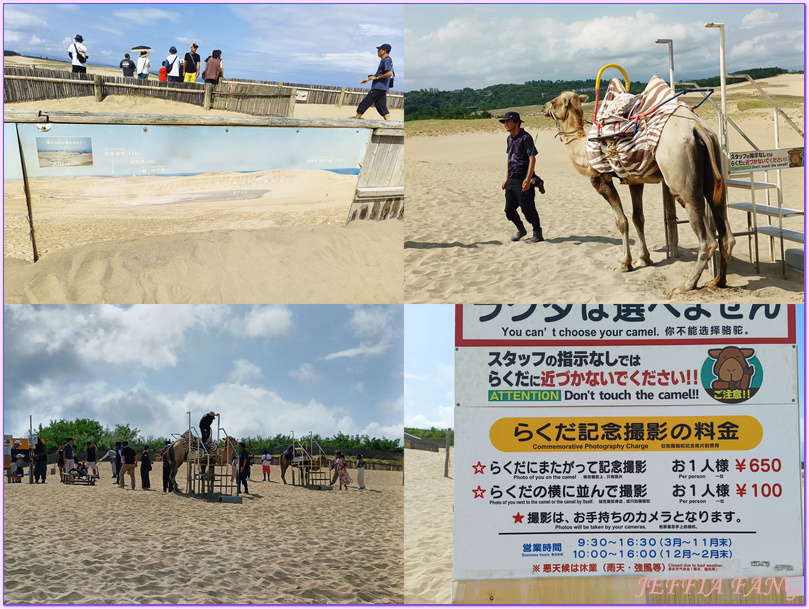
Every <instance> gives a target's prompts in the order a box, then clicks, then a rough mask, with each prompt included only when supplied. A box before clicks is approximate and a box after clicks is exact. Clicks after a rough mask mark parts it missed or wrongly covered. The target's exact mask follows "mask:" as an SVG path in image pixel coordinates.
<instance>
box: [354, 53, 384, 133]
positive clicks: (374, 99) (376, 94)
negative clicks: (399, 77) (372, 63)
mask: <svg viewBox="0 0 809 609" xmlns="http://www.w3.org/2000/svg"><path fill="white" fill-rule="evenodd" d="M376 54H377V56H378V57H379V59H380V61H379V67H378V68H377V69H376V73H375V74H372V75H369V76H368V78H366V79H365V80H363V81H362V82H361V83H360V84H361V85H364V84H365V83H366V82H368V81H373V83H374V84H372V85H371V90H370V91H369V92H368V95H366V96H365V98H364V99H363V100H362V101H361V102H360V105H359V106H357V115H356V116H355V117H354V118H362V115H363V114H365V111H366V110H367V109H368V108H370V107H371V106H374V107H375V108H376V111H377V112H379V114H380V116H381V117H382V118H384V119H385V120H386V121H389V120H390V111H389V110H388V105H387V93H388V89H390V88H391V86H392V84H393V60H392V59H391V58H390V45H389V44H383V45H382V46H378V47H376Z"/></svg>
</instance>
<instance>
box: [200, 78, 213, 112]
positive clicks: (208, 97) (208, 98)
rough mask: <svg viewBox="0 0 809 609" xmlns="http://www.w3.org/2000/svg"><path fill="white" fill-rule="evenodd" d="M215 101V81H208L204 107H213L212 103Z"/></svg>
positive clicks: (206, 108)
mask: <svg viewBox="0 0 809 609" xmlns="http://www.w3.org/2000/svg"><path fill="white" fill-rule="evenodd" d="M212 102H213V83H210V82H206V83H205V98H204V100H203V102H202V107H203V108H204V109H205V110H210V109H211V104H212Z"/></svg>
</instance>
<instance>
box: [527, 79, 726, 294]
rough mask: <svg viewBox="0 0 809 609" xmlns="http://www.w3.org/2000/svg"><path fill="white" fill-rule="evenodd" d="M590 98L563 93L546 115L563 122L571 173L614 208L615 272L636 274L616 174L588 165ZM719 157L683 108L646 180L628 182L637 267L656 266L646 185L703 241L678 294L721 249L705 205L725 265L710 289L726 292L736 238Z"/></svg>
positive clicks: (708, 135) (713, 141) (709, 136)
mask: <svg viewBox="0 0 809 609" xmlns="http://www.w3.org/2000/svg"><path fill="white" fill-rule="evenodd" d="M587 99H588V97H587V95H579V94H578V93H574V92H573V91H565V92H564V93H562V94H561V95H559V97H557V98H555V99H553V100H551V101H549V102H548V103H546V104H545V106H544V107H543V109H542V112H543V114H544V115H545V116H549V117H551V118H554V119H556V120H558V121H561V123H562V127H561V129H560V134H561V135H563V136H564V140H563V141H564V143H565V148H566V149H567V153H568V156H569V157H570V161H571V163H572V164H573V167H574V168H575V169H576V170H577V171H578V172H579V173H580V174H582V175H583V176H585V177H587V178H589V179H590V184H592V186H593V188H595V190H596V191H597V192H598V194H600V195H601V196H602V197H604V199H606V200H607V202H608V203H609V204H610V206H611V207H612V211H613V213H614V214H615V223H616V225H617V226H618V230H619V231H620V232H621V239H622V241H623V254H622V256H621V263H620V265H619V266H618V268H616V269H615V270H616V271H619V272H626V271H631V270H632V254H631V252H630V248H629V224H628V222H627V219H626V215H625V214H624V210H623V208H622V207H621V199H620V197H619V196H618V191H617V190H616V188H615V185H614V184H613V183H612V178H613V175H614V174H613V173H599V172H598V171H596V170H595V169H593V167H592V166H591V165H590V163H589V161H588V155H587V137H588V136H587V132H586V131H585V129H584V111H583V109H582V104H583V103H584V102H586V101H587ZM720 159H721V151H720V148H719V143H718V140H717V137H716V136H715V135H714V134H713V133H712V132H711V130H710V129H709V128H708V127H707V126H706V125H705V124H704V123H703V122H702V121H701V120H700V119H699V117H698V116H697V115H696V114H694V112H693V111H691V110H690V109H689V108H688V107H679V108H677V109H676V110H675V111H674V112H673V114H671V116H670V117H669V118H668V121H667V122H666V123H665V127H663V131H662V133H661V134H660V140H659V142H658V145H657V149H656V150H655V153H654V159H653V162H652V163H651V165H650V166H649V168H648V170H647V171H646V172H645V173H644V174H643V176H642V177H629V178H625V180H624V181H625V182H626V183H627V184H629V193H630V195H631V197H632V220H633V222H634V224H635V229H636V230H637V233H638V239H639V241H640V256H639V261H638V265H639V266H647V265H652V264H653V262H652V259H651V257H650V256H649V250H648V249H647V247H646V237H645V235H644V232H643V226H644V222H645V220H644V216H643V185H644V184H657V183H660V182H662V184H663V196H664V198H668V197H671V196H673V197H674V198H675V199H676V200H677V201H678V202H679V203H680V205H682V206H683V207H685V209H686V212H687V213H688V222H689V223H690V224H691V228H692V229H693V231H694V233H696V235H697V238H698V239H699V254H698V256H697V262H696V265H695V266H694V270H693V272H692V273H691V275H690V276H689V277H688V278H687V279H686V281H685V283H684V284H683V285H681V286H679V287H678V288H676V290H675V291H676V292H686V291H689V290H693V289H694V288H695V287H696V285H697V281H699V278H700V276H701V275H702V273H703V271H704V270H705V266H706V265H707V264H708V260H710V258H711V256H713V254H714V252H715V251H716V248H717V240H716V237H714V234H713V230H711V229H710V227H709V226H708V220H707V218H706V216H705V199H707V200H708V203H709V205H708V207H709V208H710V209H711V212H712V213H713V218H714V220H715V224H716V229H717V233H718V235H719V250H720V252H721V260H720V263H719V268H718V269H717V274H716V277H714V278H713V279H712V280H710V281H709V282H707V283H706V284H705V285H706V286H710V287H713V286H716V287H725V286H726V285H727V283H726V277H727V267H728V263H729V262H730V254H731V251H732V250H733V246H734V244H735V242H736V241H735V239H734V238H733V233H732V231H731V229H730V225H729V224H728V220H727V201H726V198H725V182H724V178H723V176H722V169H721V160H720Z"/></svg>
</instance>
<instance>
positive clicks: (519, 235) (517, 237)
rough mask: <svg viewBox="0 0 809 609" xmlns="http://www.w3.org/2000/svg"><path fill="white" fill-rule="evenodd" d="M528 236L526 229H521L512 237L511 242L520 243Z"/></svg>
mask: <svg viewBox="0 0 809 609" xmlns="http://www.w3.org/2000/svg"><path fill="white" fill-rule="evenodd" d="M527 234H528V232H527V231H526V230H525V229H524V228H521V229H519V230H518V231H517V232H516V233H515V234H514V235H512V237H511V240H512V241H519V240H520V239H522V238H523V237H525V235H527Z"/></svg>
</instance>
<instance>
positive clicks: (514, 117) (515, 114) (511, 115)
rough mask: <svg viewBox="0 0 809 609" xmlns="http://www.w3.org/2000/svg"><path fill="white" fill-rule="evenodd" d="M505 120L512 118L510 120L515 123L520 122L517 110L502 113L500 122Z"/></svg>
mask: <svg viewBox="0 0 809 609" xmlns="http://www.w3.org/2000/svg"><path fill="white" fill-rule="evenodd" d="M507 120H512V121H515V122H517V123H520V124H522V119H521V118H520V113H519V112H506V113H505V114H504V115H503V118H501V119H500V122H501V123H505V122H506V121H507Z"/></svg>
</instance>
